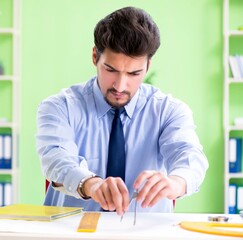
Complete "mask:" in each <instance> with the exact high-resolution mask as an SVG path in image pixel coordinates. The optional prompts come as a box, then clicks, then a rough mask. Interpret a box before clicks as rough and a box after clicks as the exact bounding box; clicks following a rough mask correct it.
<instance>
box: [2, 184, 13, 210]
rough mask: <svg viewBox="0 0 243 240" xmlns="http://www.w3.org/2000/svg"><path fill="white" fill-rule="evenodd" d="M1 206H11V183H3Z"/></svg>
mask: <svg viewBox="0 0 243 240" xmlns="http://www.w3.org/2000/svg"><path fill="white" fill-rule="evenodd" d="M3 190H4V191H3V205H4V206H8V205H11V204H12V183H10V182H5V183H4V185H3Z"/></svg>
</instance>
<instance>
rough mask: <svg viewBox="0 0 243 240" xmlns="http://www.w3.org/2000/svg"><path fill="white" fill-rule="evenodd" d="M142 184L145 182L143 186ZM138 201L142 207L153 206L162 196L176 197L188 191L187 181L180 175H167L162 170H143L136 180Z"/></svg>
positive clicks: (135, 186) (135, 187)
mask: <svg viewBox="0 0 243 240" xmlns="http://www.w3.org/2000/svg"><path fill="white" fill-rule="evenodd" d="M142 184H144V185H143V186H142ZM141 186H142V188H141V189H140V190H139V193H138V196H137V201H140V202H142V203H141V206H142V207H144V208H145V207H152V206H154V205H155V204H156V203H157V202H158V201H159V200H161V199H162V198H168V199H171V200H172V199H176V198H177V197H180V196H182V195H184V194H185V193H186V182H185V180H184V179H183V178H181V177H178V176H165V175H164V174H163V173H161V172H156V171H143V172H142V173H141V174H139V176H138V177H137V179H136V180H135V182H134V189H139V188H140V187H141Z"/></svg>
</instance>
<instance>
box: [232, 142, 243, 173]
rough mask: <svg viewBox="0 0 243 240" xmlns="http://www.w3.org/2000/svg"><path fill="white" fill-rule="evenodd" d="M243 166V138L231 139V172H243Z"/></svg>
mask: <svg viewBox="0 0 243 240" xmlns="http://www.w3.org/2000/svg"><path fill="white" fill-rule="evenodd" d="M241 167H242V139H241V138H230V139H229V172H230V173H238V172H241V169H242V168H241Z"/></svg>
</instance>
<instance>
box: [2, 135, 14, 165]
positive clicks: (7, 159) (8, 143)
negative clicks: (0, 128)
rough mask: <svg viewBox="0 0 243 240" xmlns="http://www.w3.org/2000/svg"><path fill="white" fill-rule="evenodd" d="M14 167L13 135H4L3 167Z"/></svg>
mask: <svg viewBox="0 0 243 240" xmlns="http://www.w3.org/2000/svg"><path fill="white" fill-rule="evenodd" d="M11 167H12V135H10V134H5V135H3V167H2V168H5V169H10V168H11Z"/></svg>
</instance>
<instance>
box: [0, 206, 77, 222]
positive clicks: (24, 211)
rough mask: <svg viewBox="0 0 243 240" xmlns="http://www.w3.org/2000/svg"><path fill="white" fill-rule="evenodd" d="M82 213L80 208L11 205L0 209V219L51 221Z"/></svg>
mask: <svg viewBox="0 0 243 240" xmlns="http://www.w3.org/2000/svg"><path fill="white" fill-rule="evenodd" d="M81 212H82V208H76V207H58V206H43V205H31V204H13V205H9V206H4V207H0V219H18V220H31V221H52V220H55V219H58V218H63V217H67V216H71V215H74V214H78V213H81Z"/></svg>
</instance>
